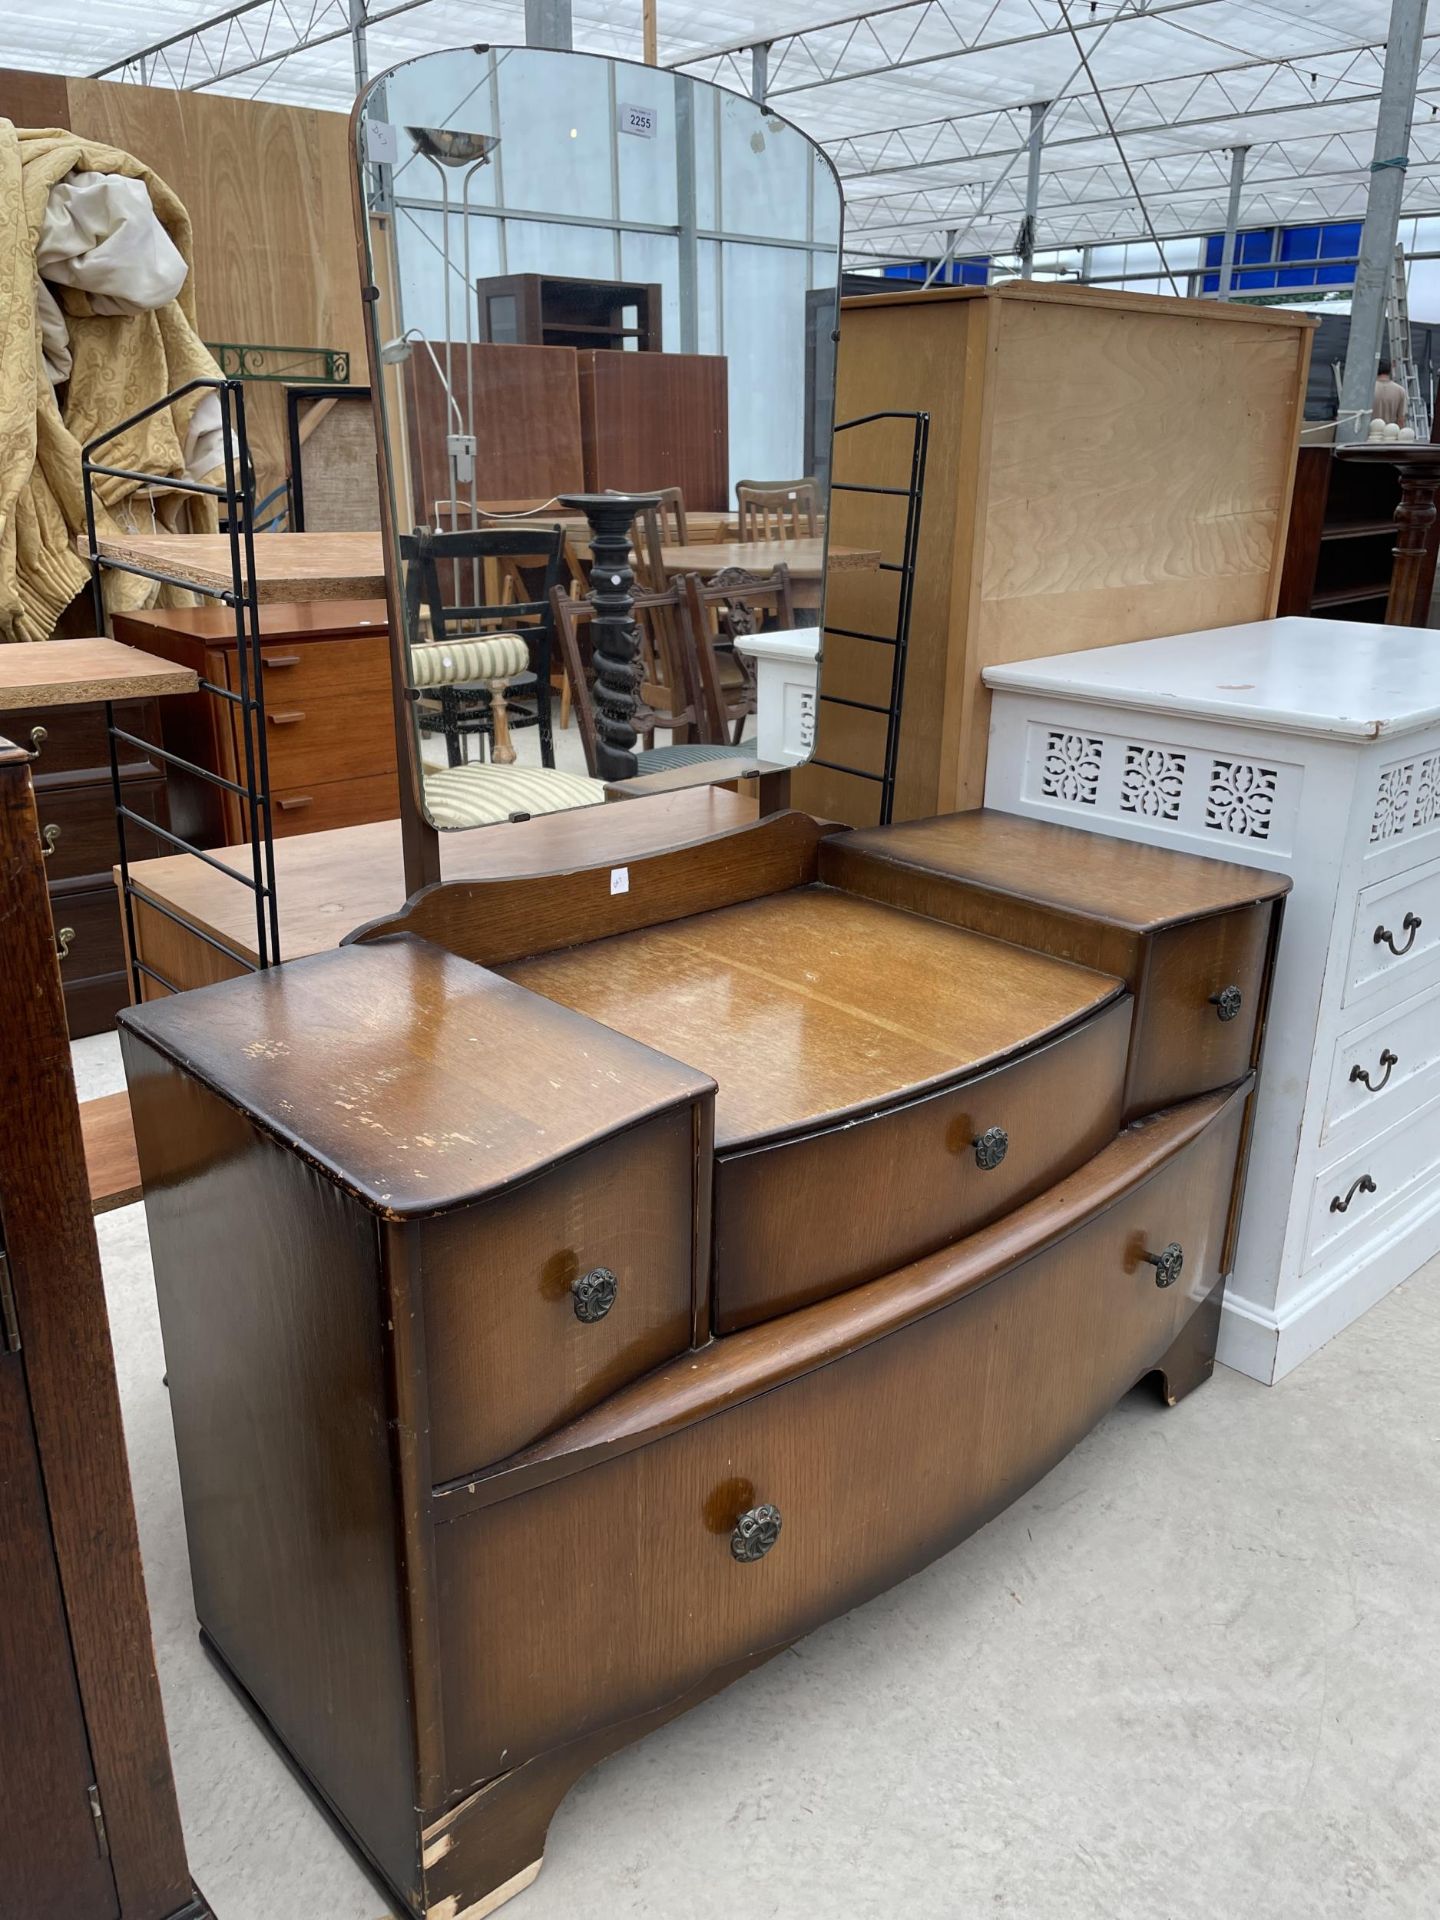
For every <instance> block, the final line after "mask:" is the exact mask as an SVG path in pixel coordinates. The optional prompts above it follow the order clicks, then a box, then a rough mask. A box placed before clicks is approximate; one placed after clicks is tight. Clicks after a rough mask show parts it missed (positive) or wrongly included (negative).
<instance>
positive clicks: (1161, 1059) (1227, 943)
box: [1125, 901, 1279, 1120]
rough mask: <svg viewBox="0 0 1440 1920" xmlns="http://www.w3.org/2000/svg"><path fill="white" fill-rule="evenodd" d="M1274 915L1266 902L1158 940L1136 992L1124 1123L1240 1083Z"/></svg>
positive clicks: (1177, 929) (1272, 905) (1248, 1057)
mask: <svg viewBox="0 0 1440 1920" xmlns="http://www.w3.org/2000/svg"><path fill="white" fill-rule="evenodd" d="M1278 911H1279V908H1278V906H1277V905H1276V904H1275V903H1274V902H1271V901H1265V902H1263V903H1262V904H1261V905H1259V906H1254V907H1244V908H1241V909H1240V910H1238V911H1237V912H1233V913H1218V914H1212V915H1210V916H1208V917H1207V918H1205V919H1203V920H1190V921H1187V922H1186V923H1185V924H1184V925H1183V926H1178V927H1168V928H1165V929H1163V930H1162V931H1161V932H1159V933H1157V934H1156V936H1155V939H1154V942H1153V945H1152V948H1151V952H1150V956H1149V960H1148V963H1147V964H1146V966H1145V968H1144V971H1143V973H1142V975H1141V978H1140V980H1139V982H1138V984H1137V986H1136V992H1135V999H1136V1008H1135V1030H1134V1035H1133V1038H1132V1040H1131V1044H1130V1072H1129V1078H1128V1080H1127V1082H1126V1087H1125V1118H1126V1119H1127V1120H1132V1119H1135V1118H1137V1117H1138V1116H1139V1115H1141V1114H1146V1113H1155V1112H1156V1111H1158V1109H1159V1108H1161V1107H1168V1106H1173V1105H1174V1104H1175V1102H1176V1101H1177V1100H1190V1099H1193V1098H1194V1097H1195V1096H1196V1095H1197V1094H1201V1093H1212V1092H1214V1091H1215V1090H1216V1089H1217V1088H1219V1087H1228V1086H1231V1085H1233V1084H1234V1082H1235V1081H1237V1080H1240V1079H1243V1078H1244V1076H1245V1074H1246V1073H1247V1072H1248V1071H1249V1069H1250V1065H1251V1060H1252V1056H1253V1054H1254V1049H1255V1021H1256V1018H1257V1016H1258V1013H1259V1010H1260V997H1261V994H1262V992H1263V990H1264V985H1265V960H1266V953H1267V951H1268V948H1269V943H1270V928H1271V923H1272V920H1273V917H1274V915H1275V914H1276V913H1277V912H1278Z"/></svg>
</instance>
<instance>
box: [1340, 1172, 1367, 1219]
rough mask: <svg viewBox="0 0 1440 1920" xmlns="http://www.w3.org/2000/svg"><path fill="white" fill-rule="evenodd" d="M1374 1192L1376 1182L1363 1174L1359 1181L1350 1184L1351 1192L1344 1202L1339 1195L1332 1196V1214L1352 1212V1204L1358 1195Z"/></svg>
mask: <svg viewBox="0 0 1440 1920" xmlns="http://www.w3.org/2000/svg"><path fill="white" fill-rule="evenodd" d="M1374 1191H1375V1182H1374V1181H1373V1180H1372V1179H1371V1178H1370V1176H1369V1174H1368V1173H1362V1174H1361V1176H1360V1178H1359V1179H1358V1180H1352V1181H1351V1182H1350V1191H1349V1192H1348V1193H1347V1194H1346V1195H1345V1198H1344V1199H1343V1200H1342V1199H1341V1198H1340V1196H1339V1194H1338V1193H1337V1194H1333V1195H1332V1196H1331V1199H1330V1211H1331V1213H1348V1212H1349V1210H1350V1202H1351V1201H1352V1200H1353V1199H1354V1198H1355V1196H1356V1194H1357V1193H1374Z"/></svg>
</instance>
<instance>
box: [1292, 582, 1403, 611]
mask: <svg viewBox="0 0 1440 1920" xmlns="http://www.w3.org/2000/svg"><path fill="white" fill-rule="evenodd" d="M1389 598H1390V582H1389V581H1388V580H1381V581H1378V582H1375V583H1373V584H1372V585H1370V586H1368V587H1327V588H1326V589H1325V591H1324V592H1323V593H1316V594H1312V595H1311V598H1310V605H1311V606H1312V607H1345V606H1349V604H1350V603H1351V601H1352V600H1388V599H1389Z"/></svg>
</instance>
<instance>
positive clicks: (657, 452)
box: [577, 348, 730, 510]
mask: <svg viewBox="0 0 1440 1920" xmlns="http://www.w3.org/2000/svg"><path fill="white" fill-rule="evenodd" d="M577 358H578V361H579V377H580V438H581V446H582V449H583V452H584V457H585V490H586V492H587V493H607V492H611V491H614V492H616V493H638V492H648V491H651V490H652V489H654V488H657V487H679V489H680V491H681V492H682V493H683V494H684V496H685V505H686V506H687V508H688V507H692V506H693V507H696V508H702V509H716V510H720V509H724V508H726V507H728V506H729V505H730V396H729V384H728V383H729V373H728V363H727V362H726V360H725V358H724V356H723V355H722V354H713V353H615V352H611V351H607V350H606V349H604V348H600V349H596V348H587V349H585V350H584V351H583V352H581V353H580V354H579V355H578V356H577Z"/></svg>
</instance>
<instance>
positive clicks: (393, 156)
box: [365, 120, 400, 167]
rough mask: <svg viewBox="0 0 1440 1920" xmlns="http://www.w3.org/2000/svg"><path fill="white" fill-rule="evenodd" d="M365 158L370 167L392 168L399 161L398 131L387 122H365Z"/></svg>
mask: <svg viewBox="0 0 1440 1920" xmlns="http://www.w3.org/2000/svg"><path fill="white" fill-rule="evenodd" d="M365 158H366V159H367V160H368V161H369V162H370V164H371V166H372V167H393V166H396V165H398V164H399V160H400V129H399V128H398V127H396V126H392V125H391V124H390V122H389V121H388V120H367V121H366V122H365Z"/></svg>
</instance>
